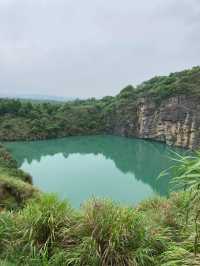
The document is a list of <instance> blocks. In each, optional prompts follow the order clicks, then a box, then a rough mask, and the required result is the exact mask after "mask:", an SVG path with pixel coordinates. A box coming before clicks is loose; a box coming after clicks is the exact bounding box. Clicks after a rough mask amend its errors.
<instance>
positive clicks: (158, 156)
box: [5, 136, 182, 207]
mask: <svg viewBox="0 0 200 266" xmlns="http://www.w3.org/2000/svg"><path fill="white" fill-rule="evenodd" d="M5 146H7V148H8V149H9V150H10V151H11V152H12V154H13V156H14V158H15V159H16V160H17V162H18V165H19V167H20V168H21V169H23V170H24V171H26V172H28V173H30V174H31V175H32V177H33V184H34V185H36V186H37V187H39V188H40V189H41V190H42V191H45V192H53V193H57V194H58V196H59V197H60V198H62V199H68V200H69V201H70V202H71V204H72V206H74V207H79V206H80V205H81V203H83V202H84V201H86V200H88V199H89V198H91V197H95V198H110V199H112V200H114V201H116V202H120V203H122V204H128V205H135V204H136V203H138V202H140V201H142V200H143V199H147V198H149V197H152V196H154V195H168V193H169V177H165V178H160V179H158V178H157V177H158V175H159V174H160V172H161V171H162V170H165V169H167V168H169V167H170V166H171V165H172V161H171V159H170V157H172V154H171V150H173V151H178V152H182V150H180V149H177V148H172V147H169V146H167V145H165V144H162V143H158V142H152V141H145V140H141V139H132V138H123V137H115V136H86V137H68V138H63V139H56V140H45V141H34V142H21V141H20V142H10V143H5Z"/></svg>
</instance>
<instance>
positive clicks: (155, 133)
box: [108, 95, 200, 149]
mask: <svg viewBox="0 0 200 266" xmlns="http://www.w3.org/2000/svg"><path fill="white" fill-rule="evenodd" d="M199 114H200V98H198V97H190V96H186V95H181V96H174V97H170V98H168V99H165V100H164V101H162V102H161V103H160V104H159V105H158V104H157V103H156V102H155V101H153V100H152V99H148V98H140V99H139V100H138V101H137V103H135V102H133V103H129V104H128V105H127V106H124V108H122V107H121V109H120V110H119V111H116V112H115V113H114V114H112V116H111V118H110V119H109V121H110V127H108V131H109V132H110V133H113V134H116V135H121V136H129V137H138V138H144V139H153V140H157V141H162V142H165V143H167V144H169V145H174V146H179V147H183V148H191V149H194V148H198V147H200V115H199Z"/></svg>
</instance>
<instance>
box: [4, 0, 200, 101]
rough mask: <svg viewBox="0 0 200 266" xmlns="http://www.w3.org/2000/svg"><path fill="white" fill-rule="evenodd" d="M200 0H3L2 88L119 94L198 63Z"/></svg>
mask: <svg viewBox="0 0 200 266" xmlns="http://www.w3.org/2000/svg"><path fill="white" fill-rule="evenodd" d="M199 15H200V2H199V1H198V0H168V1H164V0H152V1H145V0H140V1H136V0H126V1H125V2H122V1H119V0H110V1H105V0H84V1H81V0H73V1H72V0H43V1H42V0H32V1H31V0H1V1H0V92H4V93H5V92H7V93H18V94H19V93H26V94H27V93H30V94H33V93H34V94H37V93H38V94H51V95H65V96H70V97H71V96H75V97H89V96H91V97H92V96H97V97H100V96H104V95H114V94H116V93H117V92H118V91H119V90H120V89H121V88H122V87H123V86H125V85H126V84H129V83H132V84H137V83H140V82H142V81H143V80H145V79H147V78H150V77H151V76H153V75H157V74H167V73H169V72H172V71H177V70H181V69H184V68H188V67H191V66H193V65H197V64H199V62H200V36H199V34H198V32H200V19H199V17H200V16H199Z"/></svg>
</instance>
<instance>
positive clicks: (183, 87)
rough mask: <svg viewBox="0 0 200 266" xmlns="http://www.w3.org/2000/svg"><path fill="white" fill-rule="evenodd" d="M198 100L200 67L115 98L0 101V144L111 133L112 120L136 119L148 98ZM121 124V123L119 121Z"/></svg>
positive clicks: (140, 86)
mask: <svg viewBox="0 0 200 266" xmlns="http://www.w3.org/2000/svg"><path fill="white" fill-rule="evenodd" d="M175 95H186V96H194V97H200V67H194V68H192V69H190V70H185V71H182V72H177V73H172V74H170V75H169V76H163V77H154V78H152V79H150V80H149V81H146V82H144V83H142V84H141V85H139V86H137V87H136V88H134V87H133V86H131V85H129V86H127V87H126V88H124V89H123V90H122V91H121V92H120V93H119V94H118V95H117V96H116V97H111V96H107V97H104V98H102V99H101V100H96V99H94V98H91V99H88V100H75V101H69V102H66V103H63V104H57V103H54V104H52V103H46V102H45V103H31V102H26V101H25V102H24V101H20V100H10V99H0V140H35V139H47V138H55V137H64V136H72V135H73V136H74V135H92V134H102V133H106V132H112V129H113V127H114V123H113V122H114V117H115V115H116V114H118V113H119V115H118V118H119V119H118V120H120V116H122V117H123V121H129V120H130V119H133V116H134V115H137V109H136V108H137V103H138V101H139V100H140V99H141V98H143V97H147V98H151V99H152V100H153V101H155V102H157V103H158V104H159V103H160V102H161V101H162V100H164V99H166V98H168V97H171V96H175ZM119 123H120V121H119Z"/></svg>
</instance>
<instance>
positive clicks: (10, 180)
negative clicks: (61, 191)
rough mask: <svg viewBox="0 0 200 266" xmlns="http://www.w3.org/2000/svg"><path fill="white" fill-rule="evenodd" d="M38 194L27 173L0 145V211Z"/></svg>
mask: <svg viewBox="0 0 200 266" xmlns="http://www.w3.org/2000/svg"><path fill="white" fill-rule="evenodd" d="M38 194H39V192H38V191H37V189H36V188H34V187H33V186H32V185H31V177H30V176H29V174H26V173H24V172H23V171H21V170H19V169H18V168H17V163H16V161H15V160H14V159H13V158H12V156H11V155H10V153H9V152H8V151H7V150H6V149H5V148H4V147H3V146H2V145H0V211H1V210H3V209H5V208H6V209H16V208H19V207H21V206H23V205H24V204H25V203H26V201H27V199H29V198H33V197H37V195H38Z"/></svg>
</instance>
